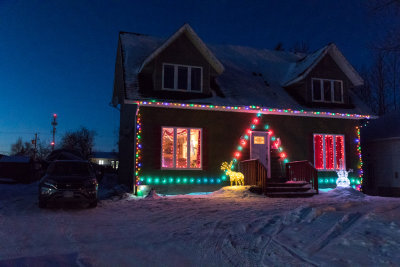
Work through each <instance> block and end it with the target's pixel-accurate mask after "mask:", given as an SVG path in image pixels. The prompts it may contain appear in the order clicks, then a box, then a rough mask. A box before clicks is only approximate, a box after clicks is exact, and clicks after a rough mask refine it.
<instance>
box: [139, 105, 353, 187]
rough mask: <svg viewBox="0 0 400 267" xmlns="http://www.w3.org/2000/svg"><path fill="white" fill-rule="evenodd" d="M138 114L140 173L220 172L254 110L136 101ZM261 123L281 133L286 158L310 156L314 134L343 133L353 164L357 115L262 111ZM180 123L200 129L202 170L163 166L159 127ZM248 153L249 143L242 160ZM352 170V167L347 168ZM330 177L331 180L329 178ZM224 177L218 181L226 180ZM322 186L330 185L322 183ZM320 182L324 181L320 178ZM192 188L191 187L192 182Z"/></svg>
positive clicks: (189, 174)
mask: <svg viewBox="0 0 400 267" xmlns="http://www.w3.org/2000/svg"><path fill="white" fill-rule="evenodd" d="M140 113H141V116H142V138H141V143H142V145H143V148H142V153H141V156H142V158H141V162H142V169H141V172H140V176H141V177H144V178H145V177H194V178H197V177H199V178H204V177H212V178H216V177H221V175H222V171H221V170H220V166H221V163H222V162H223V161H230V160H231V159H232V158H233V153H234V152H235V150H236V147H237V146H238V144H239V139H240V137H241V136H242V135H243V134H244V132H245V130H246V129H247V128H248V127H249V126H250V124H251V121H252V120H253V119H254V118H255V114H250V113H238V112H224V111H202V110H182V109H173V108H154V107H140ZM261 120H262V122H260V124H259V126H260V128H259V129H257V128H256V129H255V130H262V128H263V127H264V125H265V124H266V123H268V124H269V126H270V128H271V129H273V131H274V135H275V136H277V137H280V138H281V141H282V146H283V148H284V150H285V152H286V153H287V155H288V158H289V159H290V161H296V160H309V161H310V162H312V163H313V162H314V156H313V155H314V154H313V134H314V133H330V134H344V135H345V151H346V167H347V169H350V168H352V169H355V170H356V169H357V166H358V154H357V152H356V143H355V142H354V140H355V138H356V137H357V136H356V130H355V126H357V125H358V121H356V120H349V119H331V118H329V119H328V118H309V117H294V116H283V115H263V116H262V118H261ZM162 126H179V127H180V126H182V127H196V128H202V129H203V147H202V152H203V156H202V160H203V169H202V170H161V127H162ZM248 158H249V149H248V146H247V147H246V148H245V149H244V150H243V151H242V157H241V158H240V160H244V159H248ZM350 175H355V173H353V174H350ZM319 177H320V178H336V177H337V175H336V173H335V172H319ZM333 183H334V182H333ZM226 184H227V183H222V184H221V186H222V185H226ZM325 185H326V186H332V185H329V184H325ZM321 186H322V187H323V186H324V184H321ZM193 190H195V188H193Z"/></svg>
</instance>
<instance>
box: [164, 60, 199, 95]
mask: <svg viewBox="0 0 400 267" xmlns="http://www.w3.org/2000/svg"><path fill="white" fill-rule="evenodd" d="M165 65H170V66H173V67H174V88H165V87H164V71H165V68H164V66H165ZM178 67H186V68H187V70H188V75H187V89H186V90H185V89H178ZM192 68H193V69H194V68H198V69H200V91H196V90H192ZM161 89H162V90H165V91H178V92H192V93H202V92H203V67H200V66H192V65H182V64H174V63H163V64H162V77H161Z"/></svg>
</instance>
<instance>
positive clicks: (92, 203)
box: [89, 199, 97, 208]
mask: <svg viewBox="0 0 400 267" xmlns="http://www.w3.org/2000/svg"><path fill="white" fill-rule="evenodd" d="M96 207H97V199H96V200H95V201H93V202H90V203H89V208H96Z"/></svg>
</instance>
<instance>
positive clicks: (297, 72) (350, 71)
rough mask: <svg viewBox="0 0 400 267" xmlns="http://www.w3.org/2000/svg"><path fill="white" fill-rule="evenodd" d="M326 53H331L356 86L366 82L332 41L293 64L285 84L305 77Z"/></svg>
mask: <svg viewBox="0 0 400 267" xmlns="http://www.w3.org/2000/svg"><path fill="white" fill-rule="evenodd" d="M326 54H329V55H330V56H331V57H332V58H333V60H334V61H335V62H336V64H338V66H339V67H340V68H341V69H342V71H343V72H344V73H345V74H346V75H347V77H348V78H349V79H350V81H351V82H352V83H353V84H354V86H360V85H363V84H364V81H363V79H362V78H361V77H360V75H359V74H358V73H357V71H356V70H355V69H354V68H353V66H351V64H350V63H349V62H348V61H347V59H346V58H345V57H344V56H343V54H342V53H341V52H340V51H339V49H338V48H337V46H336V45H335V44H333V43H331V44H329V45H327V46H324V47H323V48H321V49H319V50H317V51H315V52H314V53H311V54H309V55H307V56H306V57H304V58H303V59H302V60H300V61H299V62H297V63H296V64H292V66H291V70H290V71H289V72H288V76H287V78H286V80H287V82H286V83H285V86H289V85H291V84H294V83H296V82H298V81H301V80H302V79H304V78H305V77H306V76H307V75H308V74H309V73H310V71H311V70H312V69H313V68H314V67H315V66H316V65H317V64H318V63H319V62H320V61H321V59H323V58H324V56H325V55H326Z"/></svg>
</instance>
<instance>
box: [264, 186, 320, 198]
mask: <svg viewBox="0 0 400 267" xmlns="http://www.w3.org/2000/svg"><path fill="white" fill-rule="evenodd" d="M264 193H265V194H266V195H267V196H268V197H312V196H313V195H315V194H316V193H317V192H316V191H315V190H313V189H312V185H311V184H310V183H308V182H296V183H288V182H286V183H277V182H274V183H267V187H266V188H265V189H264Z"/></svg>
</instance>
